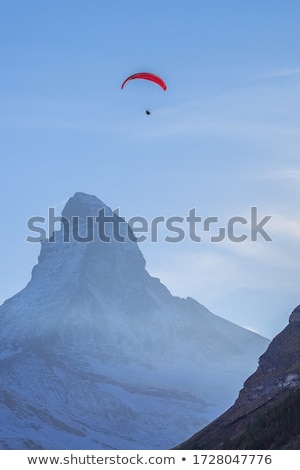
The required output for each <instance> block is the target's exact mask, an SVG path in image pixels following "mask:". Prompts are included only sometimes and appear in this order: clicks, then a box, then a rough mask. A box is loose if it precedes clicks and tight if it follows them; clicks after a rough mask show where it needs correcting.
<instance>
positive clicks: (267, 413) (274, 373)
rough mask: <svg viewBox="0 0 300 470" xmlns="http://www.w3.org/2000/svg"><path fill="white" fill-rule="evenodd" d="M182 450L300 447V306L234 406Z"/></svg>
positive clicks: (274, 341) (247, 382)
mask: <svg viewBox="0 0 300 470" xmlns="http://www.w3.org/2000/svg"><path fill="white" fill-rule="evenodd" d="M177 449H232V450H235V449H300V306H298V307H297V308H295V310H294V311H293V312H292V314H291V315H290V318H289V324H288V326H287V327H286V328H285V329H284V330H283V331H282V332H281V333H280V334H279V335H277V336H276V337H275V338H274V339H273V341H272V342H271V343H270V345H269V347H268V349H267V351H266V352H265V353H264V354H263V355H262V356H261V357H260V359H259V366H258V368H257V370H256V372H255V373H254V374H252V375H251V376H250V377H249V378H248V379H247V380H246V382H245V383H244V387H243V388H242V390H241V391H240V393H239V396H238V398H237V400H236V402H235V403H234V405H233V406H232V407H231V408H230V409H229V410H228V411H226V412H225V413H224V414H223V415H221V416H220V417H219V418H218V419H216V420H215V421H213V422H212V423H211V424H209V425H208V426H206V427H205V428H204V429H202V430H201V431H199V432H198V433H196V434H195V435H194V436H192V437H191V438H190V439H188V440H187V441H185V442H183V443H182V444H181V445H179V446H178V447H177Z"/></svg>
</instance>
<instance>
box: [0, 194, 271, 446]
mask: <svg viewBox="0 0 300 470" xmlns="http://www.w3.org/2000/svg"><path fill="white" fill-rule="evenodd" d="M100 214H101V217H100ZM62 215H63V220H62V225H61V230H58V231H55V232H54V233H53V234H52V235H51V237H49V238H44V239H43V240H41V252H40V255H39V258H38V264H37V265H36V266H35V267H34V268H33V271H32V277H31V280H30V282H29V283H28V285H27V286H26V287H25V288H24V289H23V290H22V291H21V292H19V293H18V294H16V295H15V296H14V297H12V298H11V299H9V300H7V301H6V302H4V304H3V305H2V306H1V307H0V403H1V407H0V448H3V449H4V448H7V449H26V448H32V449H39V448H41V449H93V448H98V449H111V448H114V449H147V448H148V449H164V448H170V447H172V446H174V445H176V443H177V442H180V441H182V440H184V439H186V438H187V437H188V436H189V435H191V434H192V433H193V432H195V431H196V430H197V429H199V427H203V426H205V425H206V424H207V423H208V422H209V421H211V420H212V419H213V418H215V417H216V416H218V414H220V412H222V411H224V410H225V409H226V407H228V406H229V404H230V403H231V402H232V399H233V398H234V396H235V394H236V392H237V390H239V388H240V387H241V385H242V383H243V381H244V379H245V377H247V375H249V374H250V373H251V372H252V371H253V370H254V369H255V364H256V363H257V359H258V357H259V355H260V354H261V353H262V352H263V351H264V350H265V349H266V347H267V345H268V343H269V341H268V340H267V339H265V338H263V337H261V336H259V335H257V334H255V333H252V332H250V331H248V330H246V329H243V328H241V327H239V326H236V325H234V324H232V323H230V322H228V321H226V320H224V319H222V318H220V317H218V316H216V315H214V314H212V313H210V312H209V311H208V310H207V309H206V308H205V307H204V306H203V305H200V304H199V303H198V302H196V301H195V300H193V299H191V298H187V299H182V298H178V297H174V296H172V295H171V294H170V292H169V291H168V289H167V288H166V287H165V286H164V285H163V284H162V283H161V282H160V281H159V279H157V278H154V277H152V276H150V274H149V273H148V272H147V270H146V269H145V264H146V263H145V260H144V258H143V255H142V253H141V251H140V249H139V247H138V244H137V243H136V242H135V237H134V235H133V233H132V231H131V229H130V227H129V226H128V225H127V223H126V222H125V221H124V220H123V219H122V218H120V217H119V216H118V214H116V213H113V212H112V210H111V209H110V208H109V207H108V206H106V205H105V204H104V203H103V202H101V201H100V200H99V199H97V198H96V197H95V196H91V195H87V194H84V193H76V194H75V195H74V196H73V197H72V198H70V199H69V201H68V202H67V204H66V206H65V208H64V210H63V212H62ZM104 216H105V217H106V218H107V219H108V220H104V218H103V217H104ZM97 217H98V219H97ZM101 221H102V222H101ZM49 223H50V222H49ZM122 237H123V238H122ZM107 238H110V240H109V241H107ZM179 269H180V268H179ZM174 429H175V431H174Z"/></svg>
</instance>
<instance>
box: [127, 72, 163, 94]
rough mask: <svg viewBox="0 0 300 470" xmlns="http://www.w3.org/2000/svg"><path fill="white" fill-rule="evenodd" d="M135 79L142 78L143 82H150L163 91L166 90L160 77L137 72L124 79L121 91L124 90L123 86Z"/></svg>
mask: <svg viewBox="0 0 300 470" xmlns="http://www.w3.org/2000/svg"><path fill="white" fill-rule="evenodd" d="M136 78H142V79H144V80H150V82H154V83H156V84H157V85H159V86H160V87H161V88H162V89H163V90H164V91H166V89H167V85H166V84H165V82H164V81H163V79H162V78H161V77H159V76H158V75H154V73H149V72H139V73H134V74H133V75H130V77H128V78H126V80H124V82H123V83H122V86H121V90H122V89H123V88H124V85H125V84H126V83H127V82H129V81H130V80H135V79H136Z"/></svg>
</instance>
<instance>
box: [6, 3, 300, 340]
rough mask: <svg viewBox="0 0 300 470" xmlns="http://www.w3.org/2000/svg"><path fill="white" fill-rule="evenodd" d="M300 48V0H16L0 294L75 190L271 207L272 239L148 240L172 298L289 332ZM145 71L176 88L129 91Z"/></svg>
mask: <svg viewBox="0 0 300 470" xmlns="http://www.w3.org/2000/svg"><path fill="white" fill-rule="evenodd" d="M299 44H300V4H299V2H297V1H296V0H294V1H291V0H287V1H285V2H283V1H276V0H274V1H271V0H265V1H263V2H261V1H258V0H254V1H251V2H250V1H248V2H241V1H231V0H227V1H226V2H225V1H222V0H210V1H208V0H207V1H202V0H197V1H196V0H195V1H185V2H183V1H176V0H175V1H174V0H173V1H171V0H160V1H157V0H152V1H149V2H143V1H140V0H139V1H138V0H136V1H130V0H127V1H123V0H122V1H121V0H110V1H109V2H108V1H101V0H97V1H96V0H89V1H85V2H84V1H83V0H81V1H78V0H77V1H76V0H75V1H74V0H72V1H71V0H63V1H62V0H60V1H58V0H51V1H50V0H48V1H47V0H45V1H42V2H41V1H38V0H36V1H32V0H27V1H26V2H24V1H21V0H19V1H15V0H11V1H9V2H2V3H1V14H0V57H1V72H0V102H1V106H0V132H1V135H0V155H1V173H0V178H1V184H0V191H1V223H2V230H1V232H0V240H1V243H0V255H1V266H0V286H1V288H0V301H1V302H2V301H4V300H5V299H6V298H8V297H10V296H12V295H13V294H14V293H16V292H17V291H19V290H20V289H21V288H23V287H24V285H25V284H26V283H27V282H28V280H29V279H30V273H31V269H32V267H33V265H34V264H35V263H36V261H37V255H38V251H39V248H38V246H37V245H35V244H30V243H27V242H26V241H25V240H26V237H27V235H28V230H27V227H26V223H27V219H28V218H29V217H31V216H34V215H40V216H47V208H48V207H49V206H55V207H56V208H57V210H60V209H61V208H62V207H63V204H64V202H66V200H67V199H68V198H69V197H70V196H72V195H73V194H74V193H75V192H76V191H83V192H87V193H89V194H95V195H96V196H98V197H99V198H100V199H102V200H103V201H104V202H105V203H106V204H107V205H109V206H110V207H112V209H115V208H120V212H121V215H123V216H125V217H126V218H129V217H132V216H134V215H141V216H143V217H145V218H147V219H148V220H151V219H152V218H153V217H155V216H160V215H161V216H165V217H168V216H181V217H186V216H187V215H188V211H189V210H190V209H192V208H196V212H197V214H198V215H200V216H202V217H203V218H204V217H208V216H218V217H219V218H220V220H221V221H222V222H226V221H227V220H228V218H230V217H231V216H234V215H238V216H243V217H245V218H249V211H250V207H251V206H257V207H258V212H259V216H261V217H263V216H265V215H272V219H271V221H270V222H269V223H268V224H267V225H266V229H268V233H269V234H270V236H271V237H272V239H273V241H272V242H266V241H265V240H263V239H261V238H260V239H259V241H258V242H256V243H254V242H252V243H251V242H244V243H232V242H230V241H228V240H227V241H224V242H222V243H218V244H212V243H210V242H209V240H207V239H206V240H204V241H203V242H201V243H195V242H190V241H188V240H185V241H184V242H182V243H176V244H172V243H166V242H165V241H164V240H163V238H164V235H163V233H161V234H160V237H159V241H158V243H150V242H145V243H142V244H141V245H140V248H141V250H142V252H143V254H144V256H145V258H146V261H147V268H148V270H149V272H150V273H151V274H153V275H155V276H157V277H160V278H161V280H162V281H163V282H164V283H165V284H166V285H167V286H168V288H169V289H170V290H171V292H172V293H173V294H175V295H180V296H188V295H189V296H192V297H194V298H196V299H197V300H198V301H199V302H201V303H203V304H204V305H206V306H207V307H208V308H209V309H210V310H211V311H212V312H214V313H217V314H219V315H221V316H223V317H225V318H228V319H230V320H232V321H234V322H235V323H238V324H240V325H242V326H246V327H249V328H252V329H254V330H256V331H258V332H260V333H261V334H263V335H266V336H268V337H272V336H274V334H276V333H277V332H279V331H280V330H281V329H282V328H283V327H284V326H285V325H286V323H287V320H288V315H289V313H290V311H291V310H292V309H293V308H294V307H295V306H296V305H297V304H298V303H300V296H299V274H300V256H299V254H300V253H299V251H300V250H299V246H300V245H299V244H300V215H299V205H300V198H299V196H300V189H299V183H300V151H299V149H300V132H299V124H300V114H299V109H300V93H299V92H300V60H299ZM144 70H145V71H152V72H154V73H157V74H159V75H161V76H162V77H163V78H164V79H165V81H166V82H167V85H168V89H167V91H166V92H163V91H162V90H160V89H159V88H158V87H156V86H155V85H152V84H150V83H148V82H147V83H145V82H143V83H141V82H139V83H137V82H135V83H133V82H131V83H129V84H128V86H126V88H125V89H124V90H122V91H121V90H120V85H121V83H122V81H123V80H124V79H125V78H126V76H128V75H130V74H132V73H134V72H138V71H144ZM148 106H150V108H151V111H152V115H151V116H150V117H148V116H146V115H145V113H144V109H145V107H148ZM242 228H243V227H241V226H240V229H242ZM200 231H201V229H200Z"/></svg>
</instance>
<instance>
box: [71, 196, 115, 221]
mask: <svg viewBox="0 0 300 470" xmlns="http://www.w3.org/2000/svg"><path fill="white" fill-rule="evenodd" d="M103 207H104V208H106V209H107V211H108V212H109V213H111V212H112V211H111V209H110V208H109V207H107V206H106V205H105V204H104V202H102V201H100V199H98V198H97V197H96V196H91V195H89V194H85V193H81V192H77V193H75V194H74V196H73V197H71V198H70V199H69V200H68V202H67V203H66V205H65V207H64V209H63V211H62V216H63V217H66V218H67V219H70V218H71V217H74V216H75V217H76V216H77V217H80V218H85V217H87V216H89V215H91V216H96V215H97V213H98V210H99V209H102V208H103Z"/></svg>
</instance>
